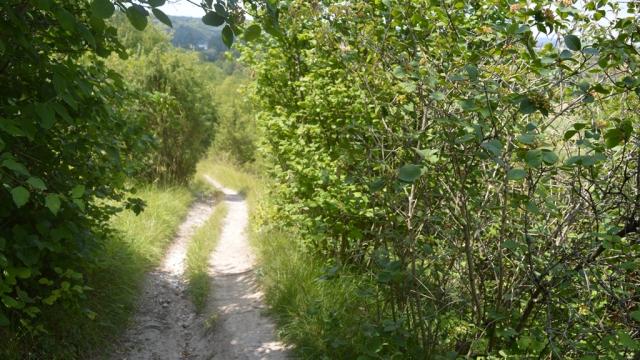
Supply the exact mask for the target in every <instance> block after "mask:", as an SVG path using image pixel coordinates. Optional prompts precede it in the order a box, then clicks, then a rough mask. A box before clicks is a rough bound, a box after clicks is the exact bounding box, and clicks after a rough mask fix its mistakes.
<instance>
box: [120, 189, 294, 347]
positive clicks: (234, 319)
mask: <svg viewBox="0 0 640 360" xmlns="http://www.w3.org/2000/svg"><path fill="white" fill-rule="evenodd" d="M206 179H207V181H208V182H210V183H211V184H212V185H213V186H215V187H217V188H218V189H220V190H221V191H223V192H224V195H225V196H224V201H225V202H226V205H227V209H228V211H227V216H226V218H225V220H224V224H223V228H222V233H221V234H220V238H219V242H218V244H217V246H216V250H215V251H214V252H213V253H212V254H211V257H210V262H209V265H210V266H209V273H210V278H211V281H212V292H213V293H212V294H210V297H209V301H208V303H207V306H206V310H205V311H204V313H203V314H197V313H196V311H195V307H194V305H193V304H192V303H191V300H190V299H189V294H188V293H187V291H186V282H185V279H184V267H185V258H186V252H187V248H188V243H189V240H190V239H191V237H192V236H193V234H194V233H195V231H196V230H197V229H198V228H199V227H200V226H202V225H203V224H204V223H205V222H206V221H207V219H208V218H209V217H210V216H211V214H212V212H213V204H212V203H211V202H207V201H198V202H196V203H195V204H194V205H193V206H192V207H191V209H190V211H189V213H188V214H187V217H186V219H185V221H184V222H183V223H182V225H181V226H180V228H179V230H178V233H177V235H176V238H175V240H174V242H173V244H172V245H171V247H170V248H169V250H168V251H167V254H166V257H165V259H164V261H163V262H162V264H161V266H160V267H158V268H157V269H156V270H154V271H152V272H151V273H149V274H148V276H147V279H146V281H145V285H144V291H143V293H142V296H141V298H140V301H139V304H138V309H137V312H136V315H135V317H134V319H133V322H132V325H131V327H130V328H129V329H128V330H127V332H126V333H125V335H124V336H123V338H122V340H121V341H120V342H119V343H118V346H117V347H118V350H117V351H116V352H115V354H113V356H111V358H112V359H114V360H115V359H131V360H134V359H135V360H137V359H140V360H181V359H207V360H209V359H210V360H226V359H230V360H231V359H247V360H254V359H276V360H277V359H287V358H290V356H289V355H288V353H289V352H288V350H287V347H286V346H285V345H284V344H283V343H281V342H279V341H278V340H277V337H276V335H275V325H274V323H273V322H272V321H271V319H269V318H268V317H267V316H266V315H265V314H264V311H265V309H266V308H265V305H264V302H263V295H262V292H261V291H260V289H259V286H258V284H257V282H256V279H255V275H254V266H255V258H254V256H253V253H252V250H251V248H250V246H249V242H248V238H247V234H246V231H247V225H248V209H247V204H246V201H245V200H244V198H243V197H242V196H241V195H240V194H238V193H237V192H235V191H233V190H230V189H226V188H224V187H223V186H221V185H220V184H218V183H217V182H215V181H214V180H213V179H211V178H209V177H207V178H206ZM212 236H213V234H212Z"/></svg>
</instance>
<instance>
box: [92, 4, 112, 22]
mask: <svg viewBox="0 0 640 360" xmlns="http://www.w3.org/2000/svg"><path fill="white" fill-rule="evenodd" d="M115 10H116V8H115V6H113V4H112V3H111V1H109V0H93V2H92V3H91V14H92V15H93V16H95V17H97V18H99V19H108V18H110V17H111V15H113V12H114V11H115Z"/></svg>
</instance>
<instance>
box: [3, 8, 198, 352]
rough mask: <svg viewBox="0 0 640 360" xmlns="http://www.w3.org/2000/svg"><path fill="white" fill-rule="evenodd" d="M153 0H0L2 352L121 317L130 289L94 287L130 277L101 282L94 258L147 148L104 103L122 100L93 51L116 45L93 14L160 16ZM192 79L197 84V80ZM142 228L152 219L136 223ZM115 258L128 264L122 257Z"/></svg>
mask: <svg viewBox="0 0 640 360" xmlns="http://www.w3.org/2000/svg"><path fill="white" fill-rule="evenodd" d="M163 3H164V1H158V0H154V1H150V2H149V3H147V2H145V3H135V4H133V3H131V2H130V1H116V2H113V3H112V2H110V1H106V0H92V1H85V0H82V1H66V0H61V1H51V0H20V1H18V0H10V1H4V2H2V4H0V10H1V13H2V15H1V16H0V34H2V35H0V79H1V80H2V82H3V86H2V89H1V90H0V92H1V95H2V96H1V100H0V181H1V184H2V187H1V189H0V204H1V205H0V223H1V224H2V226H1V227H0V339H2V342H1V344H2V345H0V348H1V349H2V355H1V357H3V358H5V357H17V358H24V357H27V356H29V355H27V354H33V356H36V357H42V356H47V357H49V356H53V357H58V354H60V355H59V356H60V357H62V358H70V357H75V356H79V355H78V354H79V353H80V352H81V351H82V350H83V349H86V346H91V345H95V344H96V343H100V342H103V341H105V340H106V339H107V338H106V337H105V336H104V334H105V333H108V331H105V329H106V328H107V327H111V326H115V325H113V324H115V323H119V322H122V321H123V316H124V315H123V314H125V312H123V309H116V308H115V307H116V306H121V305H123V303H126V302H127V301H130V300H131V299H132V297H131V296H132V294H131V292H129V293H122V294H118V293H115V294H113V295H111V297H109V296H106V295H104V293H102V291H104V290H105V289H114V291H117V289H125V290H126V289H131V287H132V286H134V287H135V286H136V284H133V283H123V284H112V285H110V284H105V279H104V278H102V277H101V276H102V274H103V273H104V274H106V273H110V270H108V269H104V268H102V267H101V266H103V265H104V264H106V263H108V261H107V260H105V259H104V258H102V257H101V255H102V251H104V250H105V248H106V247H108V246H111V244H113V243H114V242H118V241H116V240H114V239H115V238H116V237H114V236H115V235H113V232H112V230H111V229H110V227H111V223H110V219H111V217H112V216H113V215H114V214H116V213H118V212H120V211H121V210H124V209H125V208H126V209H130V210H133V211H134V212H135V213H136V214H137V213H139V212H140V211H141V210H142V209H143V207H144V204H145V203H144V200H142V199H138V198H134V197H130V196H131V185H130V184H131V183H130V182H129V181H128V179H129V178H131V177H132V176H134V175H136V174H138V173H139V170H140V169H141V168H143V166H144V165H146V164H145V160H144V159H145V158H150V157H151V158H152V155H149V154H150V153H153V149H152V148H151V147H150V144H151V143H152V141H153V139H152V138H151V137H150V136H149V134H148V133H147V130H148V124H146V123H144V122H142V121H131V119H128V118H126V117H125V116H123V114H122V112H119V111H116V110H117V109H114V104H123V103H125V102H127V101H129V99H128V98H127V96H129V95H130V94H131V93H130V92H127V89H126V88H125V86H124V82H123V79H122V78H121V77H120V76H119V75H118V74H117V73H115V72H114V71H112V70H110V69H109V68H108V67H106V66H105V64H104V62H105V58H107V57H108V56H109V55H110V54H111V53H117V54H118V55H119V56H120V57H121V58H126V57H127V53H126V49H125V47H124V46H123V45H122V43H120V40H119V39H118V38H117V36H116V35H117V30H116V28H115V27H114V26H112V23H110V22H106V21H105V20H106V19H108V18H110V17H112V16H113V14H114V13H116V12H120V11H121V12H123V13H125V14H126V15H125V16H127V18H128V19H129V21H130V22H131V23H132V25H133V26H134V27H135V28H143V27H144V26H146V23H147V15H149V13H150V12H151V13H153V14H154V16H155V17H157V18H158V19H159V20H160V21H162V22H165V23H168V21H167V18H166V16H165V15H164V14H163V13H162V12H161V11H160V10H159V9H157V7H158V6H160V5H162V4H163ZM116 20H117V19H116ZM116 24H117V23H116ZM136 31H137V30H136ZM129 34H130V35H132V34H133V32H129ZM132 37H135V36H133V35H132ZM158 38H162V36H159V37H158ZM125 41H126V40H125ZM138 50H140V49H138ZM140 51H142V50H140ZM192 62H193V61H192ZM173 65H174V66H177V64H175V63H174V64H173ZM178 65H179V64H178ZM187 69H189V66H188V65H187ZM165 71H167V70H166V69H165ZM187 85H190V84H189V83H188V82H187ZM196 85H197V84H196ZM194 89H195V90H201V91H202V93H204V94H206V91H205V89H203V88H198V87H197V86H196V87H195V88H194ZM193 98H194V96H191V97H189V99H193ZM142 100H144V99H142ZM194 101H195V100H194ZM190 105H192V104H190ZM198 120H199V121H201V122H207V121H209V122H210V119H206V118H205V119H198ZM209 127H210V126H209ZM202 129H203V128H202V127H201V128H199V129H198V131H202ZM192 130H193V129H192ZM205 130H206V128H205ZM193 131H195V130H193ZM208 134H210V133H207V132H206V131H204V133H203V134H198V135H201V136H207V135H208ZM198 139H200V140H201V141H200V143H198V145H197V146H202V147H203V148H204V147H206V146H207V139H204V138H198ZM194 146H196V145H194ZM200 153H202V151H200V152H199V153H192V154H190V156H192V157H197V156H198V154H200ZM190 166H191V168H194V167H195V165H193V164H192V165H190ZM181 199H183V198H180V197H177V198H176V199H175V200H176V201H179V200H181ZM167 205H171V204H167ZM167 210H172V211H174V214H173V216H177V217H179V216H180V214H181V213H180V211H178V209H177V208H174V207H169V208H168V209H167ZM162 224H166V223H162ZM158 225H161V224H158ZM169 225H171V224H169ZM149 230H153V229H149V228H145V229H144V231H149ZM150 234H155V235H158V234H156V233H153V232H150ZM158 240H162V239H158ZM161 244H162V241H160V242H158V246H160V245H161ZM112 255H113V254H112ZM116 255H117V254H116ZM114 256H115V255H114ZM132 256H133V255H132ZM114 259H115V257H114ZM108 264H109V265H113V263H108ZM127 265H131V266H137V264H124V265H122V268H123V269H124V268H126V267H127ZM114 271H115V270H114ZM139 274H140V272H138V273H137V275H136V276H139ZM131 275H132V276H133V275H135V274H133V273H132V274H131ZM122 280H123V281H124V280H135V279H133V278H132V277H122ZM90 285H96V287H95V288H92V287H91V286H90ZM104 299H111V300H113V302H109V301H107V302H103V300H104ZM127 299H128V300H127ZM102 311H104V312H102ZM98 316H100V318H98ZM102 316H106V317H107V318H102ZM109 330H113V328H112V327H111V328H109ZM82 332H86V334H81V333H82ZM81 335H84V336H86V338H82V336H81ZM94 336H95V337H94ZM99 338H101V339H99ZM80 339H81V340H83V341H84V342H86V344H82V343H81V341H79V340H80ZM49 350H50V351H51V354H49ZM58 351H61V352H58ZM45 354H46V355H45Z"/></svg>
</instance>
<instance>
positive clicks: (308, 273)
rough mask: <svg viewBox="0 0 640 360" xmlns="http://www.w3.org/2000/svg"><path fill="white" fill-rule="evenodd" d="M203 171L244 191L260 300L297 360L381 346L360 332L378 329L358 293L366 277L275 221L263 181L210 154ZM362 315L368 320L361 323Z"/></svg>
mask: <svg viewBox="0 0 640 360" xmlns="http://www.w3.org/2000/svg"><path fill="white" fill-rule="evenodd" d="M204 175H209V176H211V177H212V178H214V179H215V180H217V181H219V182H220V183H222V184H223V185H224V186H225V187H228V188H231V189H235V190H239V191H242V192H244V193H245V194H246V196H247V198H248V203H249V211H250V216H251V223H250V224H251V228H250V240H251V243H252V245H253V246H254V248H255V249H256V250H257V255H258V264H259V268H258V269H257V273H258V275H259V279H260V282H261V285H262V287H263V289H264V291H265V299H266V301H267V303H268V305H269V306H270V308H271V313H272V315H273V316H274V317H275V318H276V320H277V322H278V325H279V333H280V336H281V337H282V338H283V339H284V340H285V341H286V342H287V343H289V344H291V345H294V348H295V352H296V357H297V358H302V359H350V358H357V357H358V355H357V354H363V353H366V352H367V350H368V348H371V349H379V348H380V344H373V343H371V342H372V341H380V340H381V337H376V336H375V334H374V336H370V337H368V338H365V335H364V334H369V333H367V332H368V331H370V332H373V333H375V332H377V331H378V329H377V328H376V327H375V325H372V324H371V323H375V320H376V319H375V317H376V314H375V309H376V306H374V304H372V301H373V296H372V294H369V293H367V292H363V291H362V289H364V288H366V287H368V288H371V284H368V286H366V287H365V286H362V285H363V284H364V282H365V281H370V279H368V277H366V276H362V274H351V273H350V272H349V271H348V270H347V269H340V268H337V267H332V266H329V265H328V264H327V263H326V262H324V261H322V260H319V259H318V258H317V257H314V256H312V254H309V253H307V252H306V251H305V250H304V247H303V246H302V244H301V243H300V241H299V238H297V237H296V231H295V229H291V228H288V229H283V228H280V227H279V226H277V225H274V224H273V223H272V222H271V216H272V214H273V213H274V212H273V210H274V209H273V207H272V206H271V205H270V204H269V201H268V199H267V198H266V189H267V188H268V179H266V178H262V177H260V176H258V175H256V174H255V173H252V172H250V171H245V170H242V169H240V168H238V167H236V166H234V165H233V164H232V163H231V162H229V161H225V160H220V159H212V158H209V159H207V160H206V161H202V162H201V163H200V164H199V167H198V176H204ZM367 318H369V319H371V320H372V321H371V322H366V321H365V322H363V321H362V319H367ZM371 357H372V358H376V357H377V355H376V354H371Z"/></svg>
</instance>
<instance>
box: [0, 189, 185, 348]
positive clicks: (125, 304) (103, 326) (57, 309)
mask: <svg viewBox="0 0 640 360" xmlns="http://www.w3.org/2000/svg"><path fill="white" fill-rule="evenodd" d="M136 196H138V197H140V198H142V199H143V200H145V201H146V202H147V207H146V209H145V211H144V212H142V213H141V214H140V215H138V216H136V215H135V214H133V213H132V212H130V211H124V212H122V213H120V214H118V215H116V216H115V217H114V218H113V219H112V220H111V226H112V228H113V229H114V233H113V234H112V235H110V236H108V237H107V238H105V239H104V241H103V243H102V244H101V247H100V248H99V250H98V251H96V252H95V254H94V255H93V256H94V259H95V262H94V263H93V264H92V265H88V266H85V271H84V273H85V275H86V283H87V286H89V287H90V288H91V290H88V291H87V292H86V294H87V298H86V299H85V300H84V301H82V302H80V303H78V304H77V307H74V308H71V309H69V308H65V307H62V306H60V305H58V304H54V305H53V306H52V307H51V308H48V309H43V317H42V320H43V321H45V322H46V323H48V324H51V327H52V328H53V329H54V330H53V331H51V332H50V333H47V334H41V335H40V336H37V337H34V338H30V339H26V338H24V337H22V338H20V337H19V336H20V335H18V338H15V339H13V340H9V339H0V347H3V348H4V350H7V351H3V350H2V349H0V357H2V356H4V355H2V354H10V355H11V356H14V357H15V358H16V359H18V358H19V359H65V360H66V359H103V358H108V356H109V349H110V345H111V344H113V342H114V340H115V339H116V338H117V336H118V335H119V334H120V333H122V331H123V330H124V329H125V327H126V326H127V323H128V321H129V319H130V318H131V315H132V314H133V312H134V310H135V304H136V300H137V298H138V296H139V293H140V290H141V286H142V283H143V279H144V276H145V273H146V272H147V271H148V270H150V269H151V268H153V267H154V266H155V265H157V264H158V262H159V261H160V259H161V258H162V255H163V253H164V250H165V249H166V247H167V245H168V244H169V243H170V242H171V240H172V238H173V235H174V233H175V231H176V229H177V227H178V225H179V224H180V222H181V221H182V220H183V218H184V216H185V214H186V213H187V210H188V208H189V204H190V203H191V201H192V200H193V195H192V193H191V192H190V191H189V190H188V189H186V188H164V189H161V188H157V187H148V188H145V189H143V190H142V191H140V192H139V193H138V194H136ZM16 347H20V348H16ZM9 358H12V357H9ZM9 358H8V359H9Z"/></svg>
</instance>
